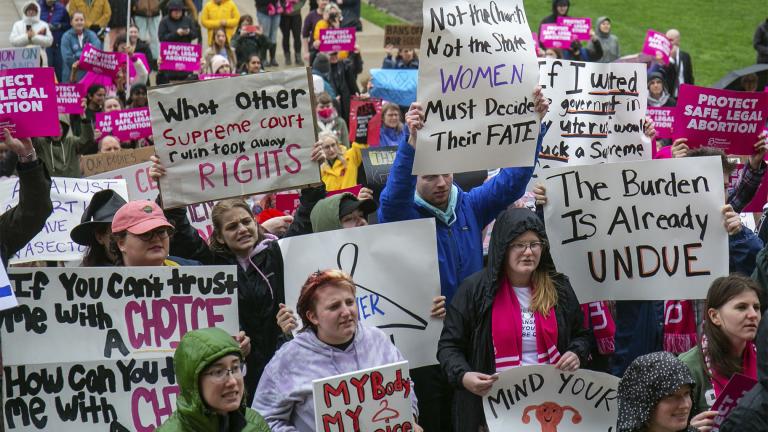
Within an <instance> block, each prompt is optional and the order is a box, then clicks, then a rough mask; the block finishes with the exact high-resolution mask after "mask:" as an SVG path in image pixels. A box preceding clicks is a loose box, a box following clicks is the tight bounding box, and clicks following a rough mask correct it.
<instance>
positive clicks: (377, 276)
mask: <svg viewBox="0 0 768 432" xmlns="http://www.w3.org/2000/svg"><path fill="white" fill-rule="evenodd" d="M374 239H375V241H374ZM435 242H436V240H435V221H434V219H419V220H412V221H406V222H396V223H388V224H382V225H370V226H365V227H359V228H349V229H341V230H335V231H327V232H322V233H316V234H311V235H303V236H298V237H289V238H284V239H281V240H280V250H282V252H283V261H284V263H285V267H286V268H290V269H291V271H290V272H288V273H286V274H285V300H286V304H288V305H291V306H292V307H294V310H295V305H296V303H297V301H298V299H299V292H300V290H301V286H302V285H303V284H304V282H305V281H306V279H307V276H308V275H310V274H311V273H312V272H315V271H317V269H319V268H320V269H325V268H338V269H341V270H343V271H345V272H347V273H349V274H350V275H351V276H352V278H353V280H354V281H355V284H356V286H357V293H356V296H357V309H358V316H359V319H360V321H362V323H363V325H366V326H377V327H379V328H381V329H382V330H383V331H384V332H386V333H387V334H389V335H390V337H391V339H392V340H393V342H394V344H395V346H397V347H398V348H399V349H400V352H402V353H403V356H404V357H405V358H407V359H408V360H409V361H410V364H411V367H414V368H417V367H422V366H428V365H433V364H435V363H436V362H437V361H436V356H437V344H436V343H435V341H436V340H438V339H439V338H440V332H441V330H442V321H441V320H439V319H435V318H432V317H430V314H429V312H430V309H431V307H432V299H433V298H435V297H437V296H438V295H440V281H439V276H438V274H437V273H436V272H435V271H434V269H435V268H437V245H436V243H435ZM374 245H375V246H374ZM404 250H407V251H409V253H408V254H403V251H404ZM308 257H312V258H311V259H308ZM394 268H396V269H398V271H392V269H394ZM299 328H301V325H299Z"/></svg>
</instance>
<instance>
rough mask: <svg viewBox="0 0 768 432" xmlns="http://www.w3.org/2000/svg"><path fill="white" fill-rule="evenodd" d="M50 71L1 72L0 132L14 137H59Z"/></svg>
mask: <svg viewBox="0 0 768 432" xmlns="http://www.w3.org/2000/svg"><path fill="white" fill-rule="evenodd" d="M55 82H56V76H55V75H54V71H53V68H40V67H38V68H31V69H5V70H0V101H2V105H1V106H0V132H1V131H2V130H3V129H6V128H7V129H8V130H9V131H10V132H11V135H13V136H14V137H16V138H31V137H57V136H60V135H61V125H59V107H58V105H57V104H56V84H55Z"/></svg>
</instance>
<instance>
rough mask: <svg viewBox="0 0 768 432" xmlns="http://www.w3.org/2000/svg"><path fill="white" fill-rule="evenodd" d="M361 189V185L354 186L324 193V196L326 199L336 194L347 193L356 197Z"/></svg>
mask: <svg viewBox="0 0 768 432" xmlns="http://www.w3.org/2000/svg"><path fill="white" fill-rule="evenodd" d="M362 188H363V185H361V184H358V185H354V186H352V187H348V188H346V189H339V190H335V191H330V192H326V193H325V196H326V197H330V196H334V195H338V194H343V193H345V192H349V193H351V194H352V195H354V196H357V194H359V193H360V189H362Z"/></svg>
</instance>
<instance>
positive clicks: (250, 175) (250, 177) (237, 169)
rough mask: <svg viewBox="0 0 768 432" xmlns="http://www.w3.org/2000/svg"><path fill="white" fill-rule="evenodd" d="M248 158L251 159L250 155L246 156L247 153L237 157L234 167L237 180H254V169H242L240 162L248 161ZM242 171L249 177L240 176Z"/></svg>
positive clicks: (242, 181) (243, 181)
mask: <svg viewBox="0 0 768 432" xmlns="http://www.w3.org/2000/svg"><path fill="white" fill-rule="evenodd" d="M248 160H250V159H249V158H248V156H245V155H243V156H240V157H238V158H237V159H235V169H234V172H235V180H237V181H238V182H239V183H248V182H250V181H251V180H253V171H252V170H251V169H244V170H242V171H240V162H243V161H248ZM241 172H242V173H245V174H247V178H245V179H242V178H240V173H241Z"/></svg>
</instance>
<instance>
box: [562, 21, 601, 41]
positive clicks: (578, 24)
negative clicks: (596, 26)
mask: <svg viewBox="0 0 768 432" xmlns="http://www.w3.org/2000/svg"><path fill="white" fill-rule="evenodd" d="M557 25H559V26H566V27H568V28H569V29H570V30H571V35H572V36H573V39H576V40H581V41H588V40H590V39H591V36H590V35H589V31H590V30H591V29H592V19H591V18H577V17H569V16H559V17H557Z"/></svg>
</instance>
